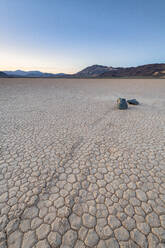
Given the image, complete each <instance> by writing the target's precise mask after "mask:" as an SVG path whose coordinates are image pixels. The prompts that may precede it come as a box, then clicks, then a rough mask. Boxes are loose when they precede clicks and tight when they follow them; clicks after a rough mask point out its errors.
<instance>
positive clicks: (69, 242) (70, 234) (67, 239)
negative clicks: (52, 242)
mask: <svg viewBox="0 0 165 248" xmlns="http://www.w3.org/2000/svg"><path fill="white" fill-rule="evenodd" d="M76 240H77V233H76V232H75V231H72V230H69V231H67V232H66V233H65V234H64V236H63V238H62V243H63V245H66V246H69V247H74V245H75V243H76Z"/></svg>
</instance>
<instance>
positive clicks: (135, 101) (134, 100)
mask: <svg viewBox="0 0 165 248" xmlns="http://www.w3.org/2000/svg"><path fill="white" fill-rule="evenodd" d="M127 102H128V103H129V104H132V105H139V102H138V101H137V100H136V99H130V100H127Z"/></svg>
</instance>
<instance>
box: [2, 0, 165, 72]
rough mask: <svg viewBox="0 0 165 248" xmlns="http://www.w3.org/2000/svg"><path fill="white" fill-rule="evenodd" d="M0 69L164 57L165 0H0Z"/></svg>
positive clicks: (70, 67) (67, 67)
mask: <svg viewBox="0 0 165 248" xmlns="http://www.w3.org/2000/svg"><path fill="white" fill-rule="evenodd" d="M0 34H1V37H0V70H7V69H10V70H11V69H13V70H15V69H18V68H19V69H24V70H41V71H48V72H76V71H78V70H80V69H82V68H83V67H85V66H88V65H92V64H103V65H108V66H131V65H133V66H135V65H140V64H146V63H161V62H165V0H157V1H156V0H125V1H124V0H0Z"/></svg>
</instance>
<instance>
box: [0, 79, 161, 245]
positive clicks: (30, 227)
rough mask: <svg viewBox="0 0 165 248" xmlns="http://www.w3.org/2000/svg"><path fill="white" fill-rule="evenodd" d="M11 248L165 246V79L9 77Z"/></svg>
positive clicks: (1, 148)
mask: <svg viewBox="0 0 165 248" xmlns="http://www.w3.org/2000/svg"><path fill="white" fill-rule="evenodd" d="M118 97H125V98H127V99H130V98H137V100H139V101H140V103H141V104H140V105H139V106H129V109H128V110H124V111H123V110H117V109H116V108H115V103H116V100H117V98H118ZM2 247H3V248H6V247H8V248H19V247H23V248H30V247H35V248H48V247H53V248H54V247H61V248H64V247H65V248H69V247H75V248H81V247H98V248H105V247H107V248H118V247H122V248H126V247H127V248H129V247H130V248H136V247H142V248H143V247H145V248H146V247H149V248H154V247H156V248H163V247H165V80H153V79H139V80H135V79H134V80H133V79H132V80H131V79H129V80H128V79H125V80H124V79H115V80H112V79H106V80H100V79H96V80H93V79H91V80H87V79H0V248H2Z"/></svg>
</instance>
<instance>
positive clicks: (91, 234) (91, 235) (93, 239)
mask: <svg viewBox="0 0 165 248" xmlns="http://www.w3.org/2000/svg"><path fill="white" fill-rule="evenodd" d="M98 241H99V237H98V235H97V233H96V232H95V231H94V230H93V229H91V230H89V231H88V234H87V236H86V239H85V244H86V245H87V246H89V247H94V246H95V245H97V243H98Z"/></svg>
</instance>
